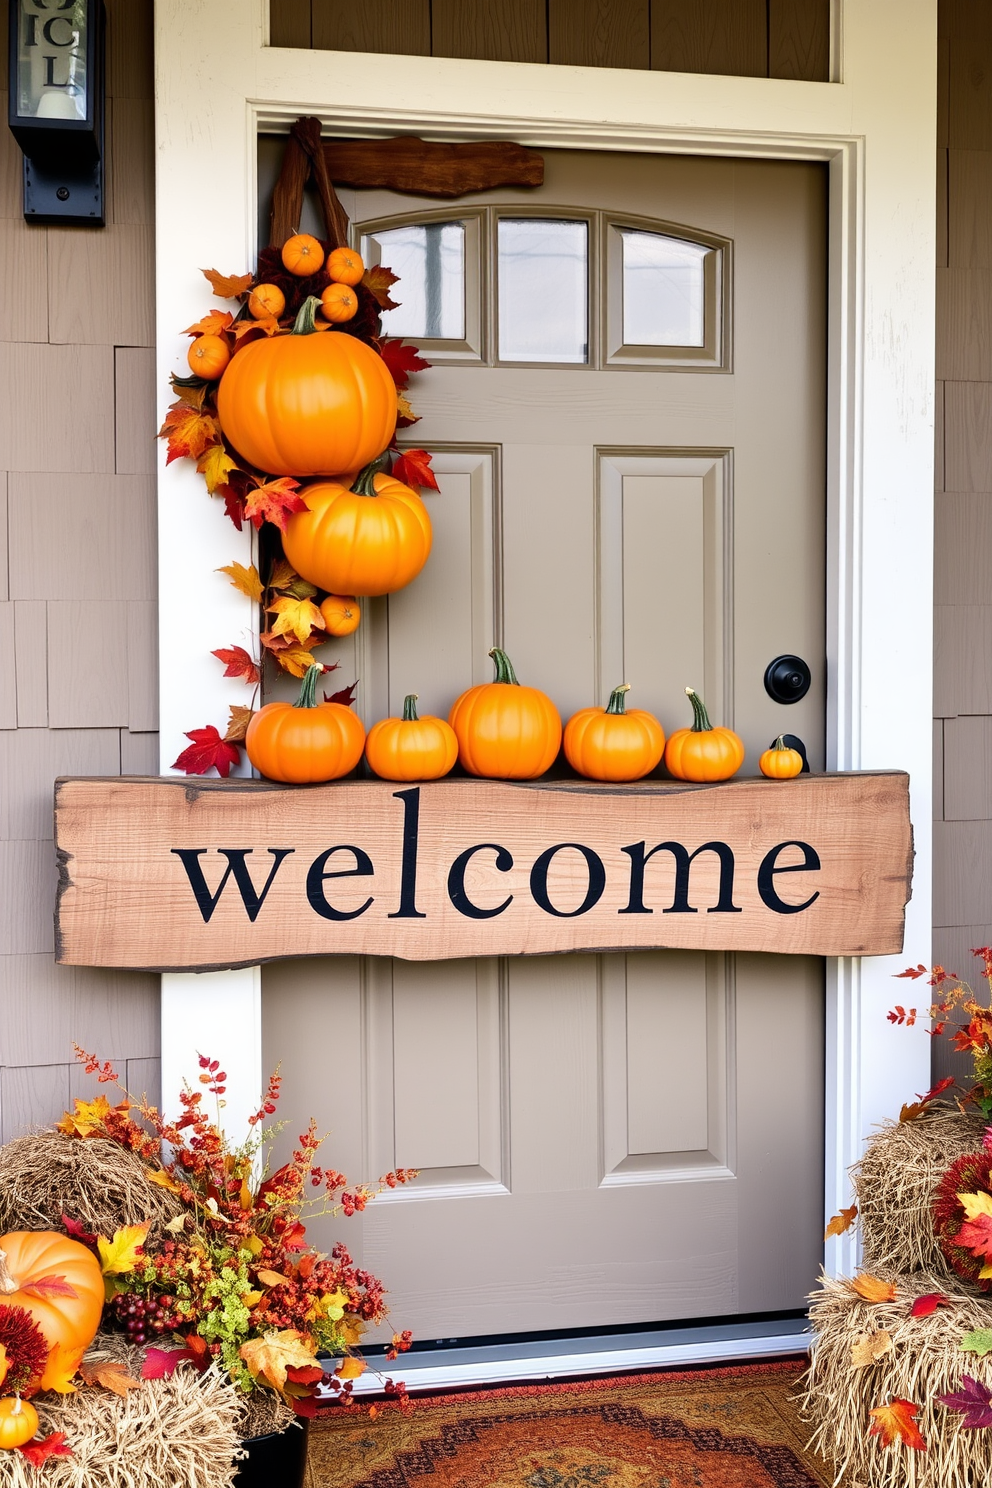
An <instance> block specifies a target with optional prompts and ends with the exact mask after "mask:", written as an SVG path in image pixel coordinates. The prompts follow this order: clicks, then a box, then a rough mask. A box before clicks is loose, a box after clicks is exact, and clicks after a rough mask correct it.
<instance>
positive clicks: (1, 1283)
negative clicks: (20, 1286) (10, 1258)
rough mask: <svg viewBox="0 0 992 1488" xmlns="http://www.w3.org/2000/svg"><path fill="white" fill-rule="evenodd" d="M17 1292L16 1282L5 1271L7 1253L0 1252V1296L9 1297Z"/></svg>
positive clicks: (7, 1271) (6, 1270)
mask: <svg viewBox="0 0 992 1488" xmlns="http://www.w3.org/2000/svg"><path fill="white" fill-rule="evenodd" d="M16 1291H17V1282H16V1281H15V1280H14V1278H13V1277H12V1276H11V1274H10V1272H9V1270H8V1269H7V1252H6V1251H5V1250H0V1296H5V1297H7V1296H9V1295H10V1293H11V1292H16Z"/></svg>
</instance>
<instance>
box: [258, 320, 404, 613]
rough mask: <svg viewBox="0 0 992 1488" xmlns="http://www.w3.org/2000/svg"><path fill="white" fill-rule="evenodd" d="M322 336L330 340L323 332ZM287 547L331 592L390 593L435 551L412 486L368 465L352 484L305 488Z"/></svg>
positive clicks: (302, 570) (300, 568)
mask: <svg viewBox="0 0 992 1488" xmlns="http://www.w3.org/2000/svg"><path fill="white" fill-rule="evenodd" d="M324 339H325V340H326V339H327V337H326V336H325V338H324ZM300 495H301V497H302V499H303V500H304V501H305V502H306V504H307V510H306V511H305V512H294V513H293V515H292V516H291V517H290V518H289V521H288V522H287V524H286V531H285V532H284V533H283V539H282V546H283V551H284V552H285V554H286V557H287V558H288V559H289V561H290V563H291V564H292V565H293V567H294V568H295V569H296V572H297V573H298V574H302V575H303V577H304V578H305V579H308V580H309V581H310V583H311V584H316V585H317V587H318V588H319V589H327V590H329V591H330V592H331V593H332V594H392V593H394V591H395V590H397V589H402V588H404V586H405V585H407V584H409V582H410V580H411V579H415V578H416V577H417V575H418V574H419V572H420V570H421V569H422V568H423V566H424V564H425V563H426V562H427V559H428V556H429V554H430V551H431V519H430V517H429V516H428V515H427V508H426V506H425V505H424V503H423V502H422V501H421V499H420V497H419V496H418V495H417V493H416V491H414V490H412V489H411V487H410V486H405V485H404V484H403V482H402V481H398V480H394V479H393V477H392V476H391V475H383V474H381V473H377V472H376V469H375V466H374V465H370V466H368V467H367V468H366V469H365V470H363V471H362V473H361V475H360V476H359V477H358V479H357V480H356V481H355V483H354V485H353V486H352V487H351V489H350V490H349V488H348V487H347V486H345V485H340V484H338V483H337V482H334V483H333V484H330V483H329V484H323V483H318V484H317V485H313V486H307V487H306V488H305V489H304V490H303V491H301V492H300Z"/></svg>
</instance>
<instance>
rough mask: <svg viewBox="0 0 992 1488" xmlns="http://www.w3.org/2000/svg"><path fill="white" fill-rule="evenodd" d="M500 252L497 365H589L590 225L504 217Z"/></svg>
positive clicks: (500, 229)
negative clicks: (498, 358)
mask: <svg viewBox="0 0 992 1488" xmlns="http://www.w3.org/2000/svg"><path fill="white" fill-rule="evenodd" d="M498 248H499V356H500V360H501V361H504V362H585V361H587V360H588V356H589V346H588V342H589V330H588V320H589V310H588V305H589V288H588V277H589V228H588V224H587V223H585V222H542V221H539V220H537V219H536V218H533V217H526V218H511V217H503V218H501V219H500V223H499V233H498Z"/></svg>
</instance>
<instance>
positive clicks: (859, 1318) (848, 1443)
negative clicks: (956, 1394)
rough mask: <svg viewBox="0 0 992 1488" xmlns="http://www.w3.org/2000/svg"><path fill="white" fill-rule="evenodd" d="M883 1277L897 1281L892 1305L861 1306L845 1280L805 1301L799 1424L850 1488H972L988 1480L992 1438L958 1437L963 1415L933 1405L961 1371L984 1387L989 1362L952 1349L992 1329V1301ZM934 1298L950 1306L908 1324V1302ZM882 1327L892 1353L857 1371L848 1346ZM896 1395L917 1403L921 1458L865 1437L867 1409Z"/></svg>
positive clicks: (932, 1282) (991, 1369)
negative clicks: (808, 1327)
mask: <svg viewBox="0 0 992 1488" xmlns="http://www.w3.org/2000/svg"><path fill="white" fill-rule="evenodd" d="M874 1274H879V1273H878V1271H877V1268H876V1270H875V1272H874ZM881 1274H882V1275H883V1277H884V1279H885V1280H889V1281H894V1282H895V1284H896V1288H897V1300H896V1301H895V1302H875V1303H868V1302H864V1301H862V1299H861V1298H860V1297H859V1296H858V1295H857V1293H856V1292H854V1291H853V1289H852V1288H851V1286H850V1283H848V1282H846V1281H833V1280H830V1279H828V1278H824V1279H823V1281H822V1290H820V1291H819V1292H815V1293H814V1294H813V1296H812V1298H811V1306H810V1321H811V1323H812V1326H813V1332H814V1335H815V1343H814V1346H813V1351H812V1355H811V1360H810V1366H809V1370H808V1372H807V1374H806V1375H805V1377H804V1379H803V1382H802V1389H803V1393H802V1396H801V1397H800V1408H801V1411H802V1414H803V1417H804V1419H806V1420H807V1421H808V1422H809V1423H810V1424H811V1425H812V1426H813V1435H812V1439H811V1443H810V1445H811V1446H812V1447H813V1449H814V1450H815V1451H817V1452H819V1453H820V1454H821V1455H822V1456H823V1457H825V1458H826V1459H827V1460H828V1461H829V1462H830V1463H832V1465H833V1466H834V1468H835V1469H836V1472H837V1479H838V1481H840V1480H843V1482H844V1483H845V1484H849V1485H851V1488H853V1485H854V1484H865V1485H867V1488H975V1485H976V1484H978V1483H989V1482H992V1431H963V1430H962V1429H961V1424H960V1423H961V1419H962V1418H961V1416H960V1415H958V1414H957V1413H956V1412H954V1411H950V1410H948V1409H947V1408H946V1407H945V1406H943V1405H941V1404H940V1402H939V1401H938V1400H937V1396H938V1395H941V1394H944V1393H945V1392H947V1391H949V1390H957V1389H959V1388H960V1384H961V1376H962V1374H970V1375H972V1376H973V1378H975V1379H978V1380H981V1381H982V1383H983V1384H985V1385H987V1386H989V1388H992V1356H990V1357H985V1358H979V1357H978V1355H976V1354H965V1353H962V1351H961V1349H960V1348H959V1347H958V1345H959V1343H960V1340H961V1337H962V1335H963V1334H965V1333H967V1332H968V1331H969V1330H970V1329H972V1328H988V1327H992V1303H990V1302H989V1301H988V1300H987V1299H986V1298H982V1297H979V1296H977V1295H975V1294H974V1293H971V1294H969V1293H966V1292H964V1291H961V1290H953V1291H950V1290H948V1286H947V1280H946V1277H945V1276H944V1275H943V1273H939V1274H938V1275H936V1276H935V1275H933V1274H928V1273H926V1272H920V1273H918V1274H916V1275H913V1276H906V1275H902V1276H900V1275H898V1274H893V1273H891V1272H890V1273H889V1274H888V1275H885V1273H881ZM935 1291H943V1292H944V1293H945V1294H946V1295H947V1296H949V1298H950V1306H948V1307H938V1309H937V1311H936V1312H934V1313H931V1315H930V1316H929V1317H920V1318H914V1317H911V1316H910V1308H911V1307H912V1304H913V1301H914V1299H915V1298H916V1297H920V1296H923V1295H924V1294H925V1293H927V1292H935ZM883 1329H884V1330H885V1331H886V1332H887V1333H889V1334H890V1335H891V1337H892V1342H893V1348H892V1351H891V1352H890V1353H887V1354H883V1355H882V1356H881V1357H880V1358H879V1359H877V1360H876V1361H875V1362H874V1363H873V1364H870V1365H868V1366H867V1368H864V1369H855V1368H854V1366H853V1365H852V1363H851V1346H852V1344H853V1343H854V1341H855V1339H857V1338H859V1337H861V1336H862V1335H863V1334H865V1333H874V1332H879V1331H881V1330H883ZM895 1396H898V1397H901V1398H902V1399H904V1400H912V1401H913V1402H914V1403H915V1404H917V1405H919V1406H920V1412H919V1415H918V1416H917V1417H916V1421H917V1425H918V1426H919V1428H920V1430H921V1432H922V1433H923V1437H924V1439H925V1441H926V1443H927V1450H926V1451H925V1452H919V1451H914V1450H913V1449H912V1448H911V1447H907V1446H903V1445H902V1444H901V1443H899V1444H897V1445H895V1446H892V1447H883V1446H882V1444H881V1442H880V1440H879V1438H878V1437H875V1436H869V1434H868V1432H869V1427H870V1426H871V1424H872V1419H871V1416H870V1415H869V1412H870V1411H871V1410H872V1409H873V1408H874V1407H875V1406H877V1405H888V1404H889V1401H890V1400H891V1399H892V1398H893V1397H895Z"/></svg>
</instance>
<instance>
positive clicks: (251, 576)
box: [217, 563, 264, 604]
mask: <svg viewBox="0 0 992 1488" xmlns="http://www.w3.org/2000/svg"><path fill="white" fill-rule="evenodd" d="M217 572H218V573H222V574H227V577H228V578H229V579H230V581H231V583H232V584H233V585H234V587H235V589H239V590H240V591H241V593H242V594H245V595H247V597H248V598H249V599H253V600H254V601H255V602H256V604H257V603H258V601H259V600H260V599H261V597H262V594H263V592H264V591H263V589H262V581H261V579H260V578H259V576H258V569H257V568H256V567H255V565H254V563H252V564H250V565H249V566H248V568H245V566H244V564H243V563H228V564H225V566H224V567H223V568H218V570H217Z"/></svg>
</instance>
